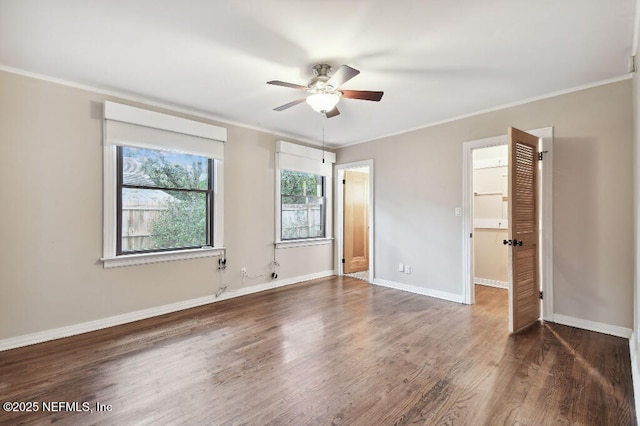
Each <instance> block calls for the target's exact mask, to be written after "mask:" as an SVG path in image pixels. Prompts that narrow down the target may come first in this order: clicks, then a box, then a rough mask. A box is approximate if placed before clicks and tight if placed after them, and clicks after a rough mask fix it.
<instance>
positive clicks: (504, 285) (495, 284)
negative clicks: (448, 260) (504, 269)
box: [473, 277, 509, 289]
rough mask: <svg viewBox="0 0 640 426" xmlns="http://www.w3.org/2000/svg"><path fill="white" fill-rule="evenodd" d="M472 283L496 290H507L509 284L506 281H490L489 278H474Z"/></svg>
mask: <svg viewBox="0 0 640 426" xmlns="http://www.w3.org/2000/svg"><path fill="white" fill-rule="evenodd" d="M473 282H474V283H475V284H479V285H486V286H488V287H497V288H504V289H508V288H509V282H508V281H498V280H491V279H489V278H478V277H475V278H474V279H473Z"/></svg>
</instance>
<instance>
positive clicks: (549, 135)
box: [462, 127, 553, 321]
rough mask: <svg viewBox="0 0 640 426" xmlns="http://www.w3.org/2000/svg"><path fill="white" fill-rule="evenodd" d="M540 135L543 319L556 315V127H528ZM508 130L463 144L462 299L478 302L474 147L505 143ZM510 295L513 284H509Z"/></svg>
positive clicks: (539, 202)
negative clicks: (474, 266)
mask: <svg viewBox="0 0 640 426" xmlns="http://www.w3.org/2000/svg"><path fill="white" fill-rule="evenodd" d="M525 131H526V132H527V133H530V134H532V135H535V136H538V137H539V138H540V140H541V141H542V144H541V149H542V151H543V152H544V154H543V160H542V162H541V169H540V171H539V177H538V179H539V182H538V206H539V209H540V210H539V212H540V241H539V244H540V245H539V247H540V253H539V255H540V257H539V262H540V284H541V287H542V291H543V292H544V298H543V299H542V313H541V317H542V319H543V320H547V321H550V320H551V318H552V317H553V209H552V202H553V196H552V195H553V194H552V190H553V186H552V183H553V149H552V148H553V127H544V128H539V129H533V130H525ZM508 138H509V136H508V134H507V133H505V134H504V135H500V136H494V137H490V138H486V139H479V140H474V141H469V142H465V143H463V144H462V151H463V152H462V211H463V212H465V214H464V215H463V217H462V282H463V303H465V304H468V305H470V304H473V303H475V291H474V282H473V281H474V280H473V278H474V277H473V239H472V238H471V237H470V236H471V235H472V234H473V150H475V149H479V148H488V147H492V146H499V145H506V144H507V143H508ZM509 296H511V288H509Z"/></svg>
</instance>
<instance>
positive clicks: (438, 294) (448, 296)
mask: <svg viewBox="0 0 640 426" xmlns="http://www.w3.org/2000/svg"><path fill="white" fill-rule="evenodd" d="M373 284H375V285H379V286H382V287H389V288H394V289H396V290H403V291H408V292H410V293H416V294H420V295H422V296H429V297H435V298H437V299H444V300H449V301H451V302H458V303H463V300H462V295H461V294H454V293H448V292H444V291H439V290H431V289H429V288H424V287H418V286H415V285H411V284H402V283H397V282H394V281H387V280H383V279H380V278H374V279H373Z"/></svg>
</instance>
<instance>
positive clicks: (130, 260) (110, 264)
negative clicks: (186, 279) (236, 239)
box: [100, 247, 224, 269]
mask: <svg viewBox="0 0 640 426" xmlns="http://www.w3.org/2000/svg"><path fill="white" fill-rule="evenodd" d="M223 253H224V248H223V247H205V248H198V249H192V250H176V251H163V252H160V253H141V254H128V255H123V256H117V257H103V258H102V259H100V260H102V262H103V266H104V268H105V269H109V268H119V267H121V266H134V265H144V264H147V263H160V262H171V261H175V260H187V259H199V258H203V257H215V256H220V255H222V254H223Z"/></svg>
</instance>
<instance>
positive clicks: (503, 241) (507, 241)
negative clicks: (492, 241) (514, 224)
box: [502, 240, 513, 246]
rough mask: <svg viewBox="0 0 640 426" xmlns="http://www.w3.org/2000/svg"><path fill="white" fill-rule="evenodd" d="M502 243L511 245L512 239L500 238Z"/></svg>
mask: <svg viewBox="0 0 640 426" xmlns="http://www.w3.org/2000/svg"><path fill="white" fill-rule="evenodd" d="M502 244H504V245H505V246H506V245H511V244H513V241H511V240H502Z"/></svg>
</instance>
